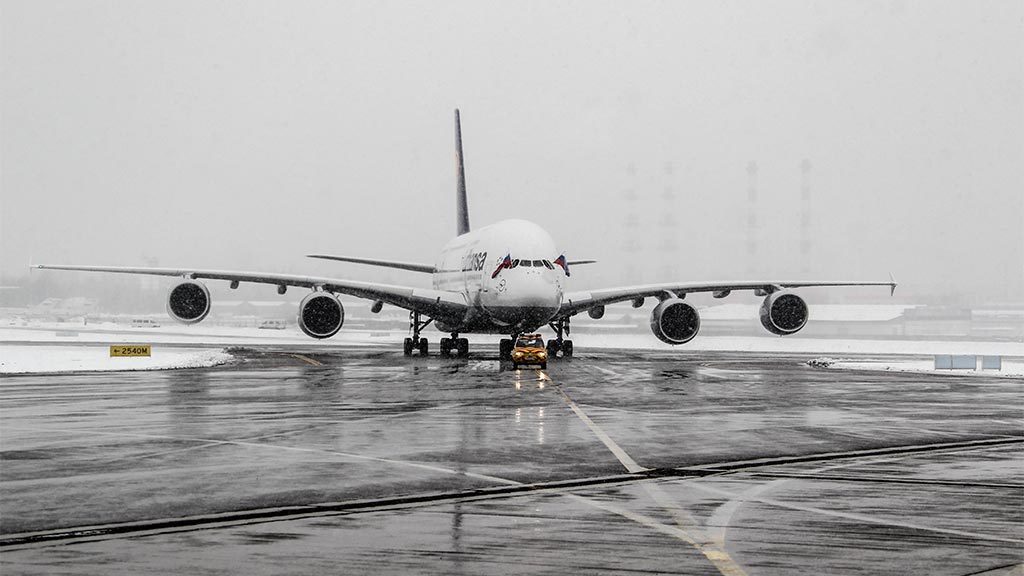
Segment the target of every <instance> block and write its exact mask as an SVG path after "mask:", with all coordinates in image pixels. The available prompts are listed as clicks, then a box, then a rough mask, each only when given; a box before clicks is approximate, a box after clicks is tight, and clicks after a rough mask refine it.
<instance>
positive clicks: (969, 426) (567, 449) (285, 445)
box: [0, 349, 1024, 574]
mask: <svg viewBox="0 0 1024 576" xmlns="http://www.w3.org/2000/svg"><path fill="white" fill-rule="evenodd" d="M308 356H309V358H310V359H312V360H314V361H315V363H317V364H322V366H317V365H314V364H313V363H310V362H306V361H302V360H301V359H296V358H295V357H294V356H293V355H292V354H291V353H289V354H283V353H282V354H274V353H268V354H266V355H265V356H263V357H261V358H258V359H253V360H251V361H249V362H246V363H242V364H240V365H238V366H233V367H228V368H218V369H202V370H181V371H167V372H152V373H122V374H110V373H108V374H72V375H65V376H45V377H44V376H39V377H34V376H23V377H15V378H7V379H5V381H4V382H3V383H2V385H0V458H2V459H0V496H2V499H0V533H2V538H4V539H5V540H4V542H7V543H8V545H7V546H5V548H4V549H0V550H3V554H2V556H0V567H3V569H4V570H5V572H6V571H11V572H12V573H13V572H19V573H22V572H23V573H46V572H48V571H50V570H51V569H53V568H54V567H55V566H60V567H61V570H63V571H66V572H71V573H97V572H105V571H109V570H108V569H109V568H111V567H113V566H116V570H118V571H122V572H128V573H130V572H154V571H156V572H159V571H168V572H170V571H179V572H202V571H209V572H226V573H234V572H242V571H245V572H247V573H248V572H249V571H247V570H243V568H242V566H241V565H240V564H239V563H238V559H242V558H247V557H249V556H251V555H254V554H258V555H259V557H260V562H261V564H260V565H261V568H260V570H262V571H265V572H267V573H311V572H317V571H320V570H323V571H336V568H337V566H345V567H346V568H347V569H348V570H350V571H352V572H359V571H370V570H372V571H374V572H385V573H388V572H390V573H438V572H471V573H480V572H488V573H495V572H497V573H502V572H508V573H524V572H525V573H533V572H536V573H553V572H566V571H568V572H585V573H606V572H622V571H632V570H640V571H645V572H671V573H687V574H702V573H706V574H793V573H806V574H819V573H869V574H878V573H904V572H905V571H906V570H905V569H906V568H907V567H910V566H913V567H915V569H919V570H922V571H927V572H929V573H949V574H966V573H970V572H979V571H982V570H987V569H991V568H996V567H999V566H1011V565H1013V564H1015V563H1019V562H1021V559H1022V555H1024V539H1022V537H1021V527H1022V525H1024V517H1022V516H1024V512H1022V510H1024V484H1022V482H1021V478H1022V477H1024V474H1022V473H1024V466H1022V462H1024V459H1022V451H1024V450H1022V445H1021V444H1020V443H1019V442H1018V441H1017V440H1016V439H1019V437H1021V436H1022V435H1024V434H1022V432H1024V425H1022V415H1024V413H1022V407H1024V405H1022V404H1024V403H1022V395H1021V393H1022V392H1024V383H1022V382H1021V381H1020V380H1013V379H1005V378H1004V379H994V378H984V377H955V376H941V377H936V376H929V375H914V374H884V373H858V372H826V371H821V370H815V369H812V368H808V367H806V366H802V365H800V364H799V362H797V361H795V360H794V359H792V358H788V359H787V358H760V357H757V356H751V355H740V354H701V355H697V354H675V353H673V354H668V353H650V354H640V355H636V354H634V355H632V356H630V357H629V358H625V359H624V358H621V357H617V356H615V355H612V354H603V353H594V354H589V355H588V354H583V355H582V356H581V357H579V358H576V359H574V360H573V361H562V362H558V363H555V362H552V364H551V366H550V367H549V370H547V371H541V370H508V369H504V368H503V367H502V366H501V365H500V364H499V363H498V362H497V361H496V360H494V359H493V358H488V357H485V356H480V357H477V356H473V357H470V358H469V359H462V360H454V359H453V360H442V359H440V358H428V359H419V358H414V359H406V358H402V357H401V356H400V355H392V354H388V353H382V352H380V351H378V350H366V351H358V350H352V349H346V350H345V351H344V352H339V353H338V354H330V353H326V352H323V351H318V352H317V354H316V355H312V354H311V355H308ZM983 439H1002V440H1003V441H1008V442H1010V443H1009V444H999V445H983V444H979V445H966V444H965V445H962V446H960V445H958V446H959V448H957V449H955V450H954V449H945V450H940V449H938V448H935V449H932V448H929V447H930V446H933V445H934V446H936V447H938V446H940V445H941V444H942V443H951V442H952V443H957V442H969V441H973V440H983ZM902 446H908V447H909V446H919V447H920V446H924V447H925V448H924V451H923V452H916V453H910V452H907V453H905V454H903V453H899V452H896V453H891V454H884V455H875V456H870V457H869V456H858V457H855V458H846V459H843V458H837V459H834V460H830V461H820V462H803V463H792V464H785V465H780V464H767V465H759V466H758V467H756V469H753V468H744V469H736V470H733V471H730V472H728V473H724V472H719V473H715V472H714V471H713V470H712V469H713V466H712V467H711V469H709V468H708V467H707V466H706V465H716V464H720V463H728V462H737V461H743V460H748V459H756V458H772V457H788V456H801V455H816V454H825V453H833V452H846V451H858V450H871V449H875V448H884V447H902ZM700 466H704V468H703V470H705V471H704V472H701V473H700V474H696V473H695V472H688V471H686V470H680V469H684V468H685V469H688V470H698V468H693V467H700ZM688 467H690V468H688ZM647 470H651V471H652V472H650V473H648V472H645V471H647ZM707 470H711V471H710V472H708V471H707ZM629 472H638V473H639V474H638V475H634V476H630V474H629ZM651 474H653V476H652V475H651ZM602 479H604V480H602ZM595 481H596V482H599V484H597V485H582V484H587V483H590V484H592V483H593V482H595ZM578 482H581V483H582V484H574V483H578ZM565 483H568V484H565ZM493 490H498V492H494V491H493ZM501 490H512V492H500V491H501ZM378 502H380V503H384V502H386V503H387V505H386V506H385V505H383V504H382V505H381V506H380V507H378V508H374V506H375V505H376V504H375V503H378ZM348 503H359V505H358V507H356V508H351V507H350V508H346V506H349V504H348ZM333 504H337V506H336V507H335V508H331V509H330V511H326V510H327V508H323V509H318V512H316V513H312V512H308V511H307V513H305V514H299V515H298V516H296V517H293V518H291V519H283V516H281V515H280V514H283V513H282V512H280V511H281V510H284V509H286V508H287V507H289V506H300V507H301V506H327V505H333ZM257 510H261V511H277V512H275V513H278V514H279V515H278V516H275V517H273V520H274V521H272V522H271V521H268V520H267V519H262V520H253V519H248V520H246V519H243V518H242V515H244V513H246V511H257ZM217 513H220V514H225V515H226V516H224V517H223V518H228V519H232V518H233V519H234V520H230V521H225V522H223V523H222V525H213V524H210V523H209V522H208V521H207V524H205V525H203V526H202V527H201V528H202V529H197V528H198V527H199V526H198V524H197V525H195V526H192V527H189V526H184V525H183V526H180V527H179V528H177V529H180V530H187V531H185V532H182V533H177V532H176V531H175V530H172V529H161V530H155V531H153V533H150V535H148V536H145V537H140V535H139V534H136V535H135V536H134V537H133V538H132V539H131V540H130V542H131V545H130V546H124V545H123V542H124V540H123V538H124V537H123V536H118V535H116V534H111V535H106V536H103V537H102V538H98V539H97V540H96V541H85V540H76V541H74V542H73V543H71V542H69V541H68V540H67V539H65V540H59V539H58V540H57V543H62V544H69V545H54V544H53V543H41V542H37V543H35V544H31V543H29V544H25V542H26V540H25V539H24V538H23V539H21V540H18V537H20V536H24V535H25V534H26V533H31V532H37V531H39V532H45V533H53V534H56V533H59V532H66V531H62V530H61V529H66V528H71V527H82V526H96V525H100V524H107V523H115V524H118V525H120V526H122V527H124V529H125V530H128V531H129V532H130V529H132V528H131V526H130V524H131V523H133V522H155V521H160V522H164V521H168V520H171V519H182V518H186V517H205V516H207V515H210V514H217ZM268 518H269V517H268ZM147 533H149V532H147ZM16 540H18V542H20V544H12V543H13V542H15V541H16ZM182 562H184V564H181V563H182Z"/></svg>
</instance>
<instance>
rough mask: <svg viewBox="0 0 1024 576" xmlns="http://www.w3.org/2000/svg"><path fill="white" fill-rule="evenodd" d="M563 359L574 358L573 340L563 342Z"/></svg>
mask: <svg viewBox="0 0 1024 576" xmlns="http://www.w3.org/2000/svg"><path fill="white" fill-rule="evenodd" d="M562 358H572V340H562Z"/></svg>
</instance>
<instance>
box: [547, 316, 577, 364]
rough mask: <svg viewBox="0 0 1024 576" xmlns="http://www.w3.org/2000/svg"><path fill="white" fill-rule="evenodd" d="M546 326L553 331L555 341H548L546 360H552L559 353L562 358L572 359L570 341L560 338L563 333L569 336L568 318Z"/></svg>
mask: <svg viewBox="0 0 1024 576" xmlns="http://www.w3.org/2000/svg"><path fill="white" fill-rule="evenodd" d="M548 326H550V327H551V329H552V330H554V331H555V339H554V340H548V344H547V349H548V358H554V357H555V356H556V355H557V354H558V353H559V352H561V353H562V358H572V340H566V339H565V338H563V337H562V334H563V333H564V334H565V335H566V336H568V335H569V317H568V316H567V317H565V318H559V319H558V320H556V321H554V322H551V323H550V324H548Z"/></svg>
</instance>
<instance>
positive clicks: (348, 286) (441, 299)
mask: <svg viewBox="0 0 1024 576" xmlns="http://www.w3.org/2000/svg"><path fill="white" fill-rule="evenodd" d="M34 268H39V269H44V270H77V271H85V272H112V273H117V274H145V275H150V276H171V277H179V278H187V279H191V280H201V279H209V280H227V281H229V282H232V283H234V282H254V283H259V284H273V285H276V286H278V289H279V290H281V289H282V288H285V289H286V288H287V287H288V286H298V287H301V288H319V289H321V290H325V291H327V292H333V293H338V294H347V295H350V296H356V297H359V298H367V299H369V300H379V301H381V302H384V303H387V304H391V305H393V306H398V307H399V308H405V309H406V310H411V311H414V312H419V313H421V314H425V315H427V316H430V317H431V318H435V319H436V318H454V319H458V320H461V319H462V318H464V317H465V314H466V310H467V308H468V306H467V304H466V300H465V298H463V296H462V295H461V294H459V293H457V292H448V291H445V290H433V289H430V288H414V287H410V286H392V285H388V284H376V283H373V282H356V281H351V280H338V279H335V278H321V277H316V276H297V275H292V274H268V273H263V272H232V271H227V270H196V269H187V268H131V267H122V266H68V265H53V264H37V265H35V266H34Z"/></svg>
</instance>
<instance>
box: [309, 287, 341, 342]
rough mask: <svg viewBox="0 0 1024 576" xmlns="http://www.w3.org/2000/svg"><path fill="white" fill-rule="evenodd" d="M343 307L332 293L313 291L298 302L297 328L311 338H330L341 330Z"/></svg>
mask: <svg viewBox="0 0 1024 576" xmlns="http://www.w3.org/2000/svg"><path fill="white" fill-rule="evenodd" d="M344 322H345V308H343V307H342V305H341V302H340V301H339V300H338V298H337V297H336V296H335V295H334V294H329V293H327V292H313V293H312V294H309V295H308V296H306V297H305V298H303V299H302V302H301V303H299V328H301V329H302V331H303V332H305V333H306V335H307V336H312V337H313V338H330V337H331V336H334V335H335V334H337V333H338V330H341V325H342V324H343V323H344Z"/></svg>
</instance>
